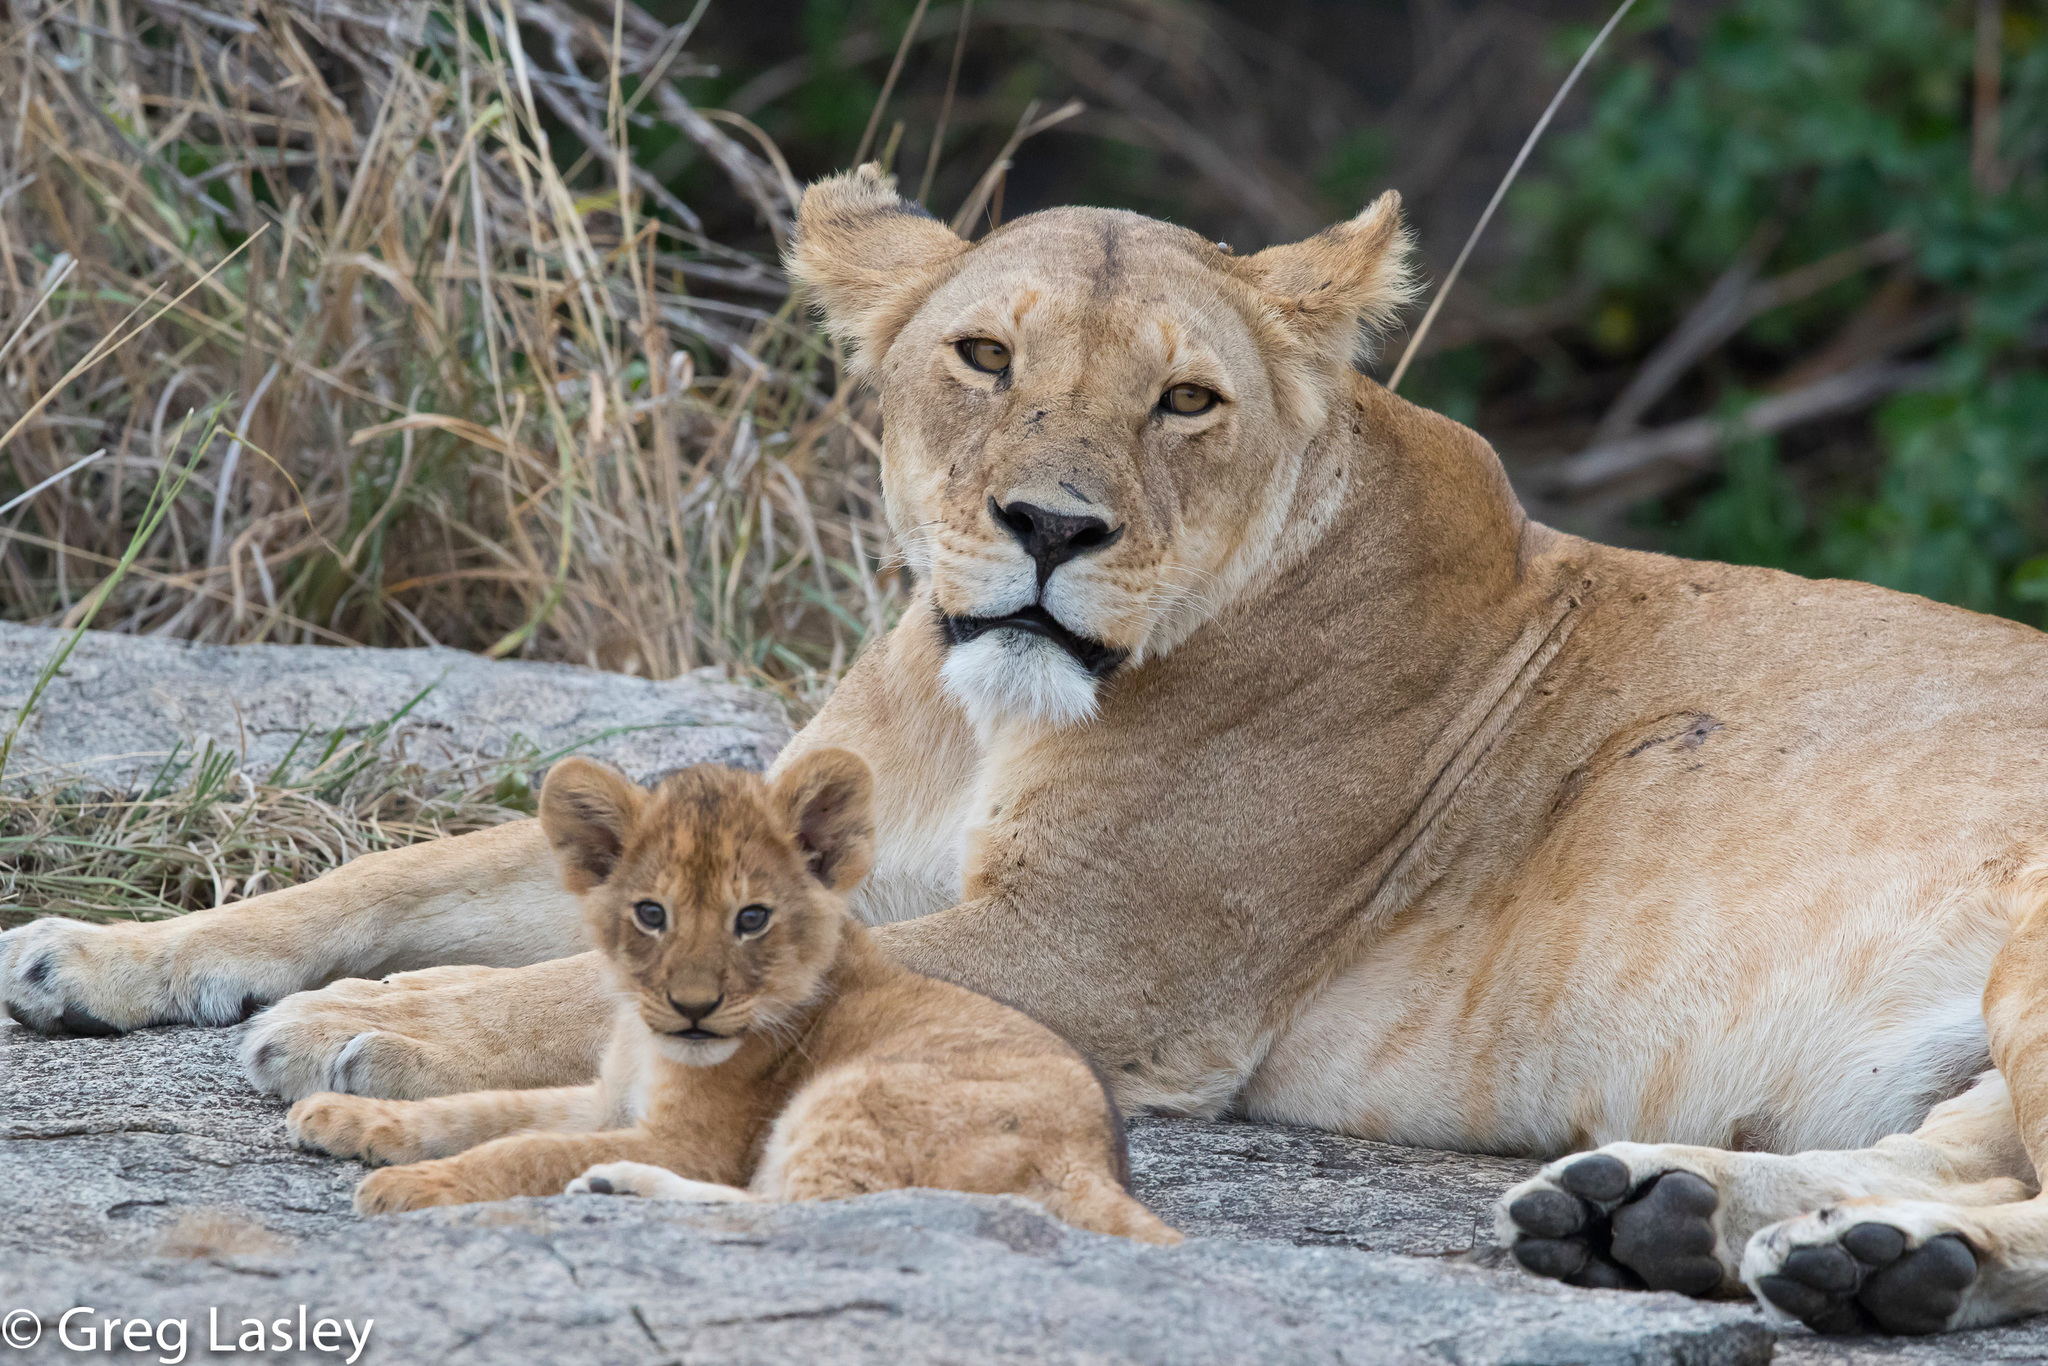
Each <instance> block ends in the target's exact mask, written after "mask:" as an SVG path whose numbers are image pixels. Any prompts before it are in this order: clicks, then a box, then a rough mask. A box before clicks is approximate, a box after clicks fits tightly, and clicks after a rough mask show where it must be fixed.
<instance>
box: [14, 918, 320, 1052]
mask: <svg viewBox="0 0 2048 1366" xmlns="http://www.w3.org/2000/svg"><path fill="white" fill-rule="evenodd" d="M180 934H181V931H180V929H179V927H178V926H177V924H176V923H175V922H172V923H164V924H142V925H87V924H83V923H81V922H79V921H76V920H63V919H59V918H56V917H54V916H51V917H45V918H44V919H41V920H35V921H31V922H29V923H28V924H26V925H23V926H21V927H20V928H18V929H13V930H9V931H7V932H6V933H5V934H0V1005H4V1007H5V1009H6V1013H7V1014H9V1015H11V1016H13V1017H14V1018H15V1019H17V1020H19V1021H21V1023H23V1024H25V1025H27V1026H28V1027H29V1028H30V1029H33V1030H35V1031H37V1032H38V1033H41V1034H125V1033H127V1032H128V1031H129V1030H131V1029H141V1028H143V1027H144V1026H146V1025H163V1024H198V1025H230V1024H235V1023H238V1022H240V1021H242V1020H245V1019H247V1018H248V1017H249V1016H250V1015H251V1014H253V1013H254V1012H255V1011H257V1010H259V1009H261V1008H262V1006H263V1005H264V1003H265V1002H266V1001H269V1000H271V999H273V998H274V996H275V995H277V994H281V991H280V990H274V989H272V988H273V987H274V986H275V984H269V985H266V984H265V983H263V982H261V981H258V980H257V978H256V977H255V976H252V974H251V973H250V972H248V971H247V970H245V968H244V967H243V966H241V965H237V964H235V963H233V962H229V961H213V960H205V959H204V958H203V956H202V957H199V958H197V959H196V961H199V962H200V966H199V967H198V968H196V969H193V970H190V971H186V970H182V969H181V967H180V958H179V955H178V953H177V948H178V945H179V942H180V939H179V935H180ZM272 975H273V976H275V975H276V974H275V973H274V972H273V973H272ZM283 989H288V988H283Z"/></svg>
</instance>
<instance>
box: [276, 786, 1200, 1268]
mask: <svg viewBox="0 0 2048 1366" xmlns="http://www.w3.org/2000/svg"><path fill="white" fill-rule="evenodd" d="M871 793H872V779H871V778H870V776H869V774H868V769H867V766H866V765H865V764H863V763H862V762H861V761H860V760H859V759H858V758H857V757H855V756H854V755H853V754H851V753H850V752H848V751H846V750H836V749H821V750H813V751H812V752H811V753H810V754H808V755H807V756H806V757H805V758H804V759H803V760H802V761H801V762H799V763H796V764H793V765H791V766H790V767H789V768H788V769H787V770H786V771H785V772H784V773H783V775H782V777H781V778H780V780H778V781H777V782H776V784H775V785H774V787H773V788H769V787H768V786H766V785H765V784H763V783H762V782H761V780H760V779H758V778H755V777H753V776H751V775H748V774H741V773H736V772H733V771H731V770H728V769H720V768H713V767H709V766H705V767H700V768H697V769H692V770H688V771H685V772H683V773H681V774H677V775H674V776H672V777H670V778H668V779H667V780H666V781H665V782H664V783H663V784H662V785H661V787H660V788H659V789H658V790H657V791H655V792H652V793H650V792H647V791H645V790H644V789H642V788H639V787H637V786H635V785H634V784H632V783H630V782H628V781H627V780H626V779H624V778H622V777H620V776H619V775H618V774H616V773H613V772H612V771H610V770H609V769H606V768H603V767H602V766H600V765H598V764H594V763H591V762H590V761H588V760H582V759H572V760H568V761H566V762H564V763H561V764H559V765H557V766H556V767H555V768H554V769H553V770H552V771H551V772H550V773H549V774H548V779H547V783H546V785H545V786H544V787H543V789H542V791H541V826H542V828H543V830H544V831H545V832H546V833H547V835H548V838H549V841H550V843H551V844H552V846H553V848H554V851H555V855H556V858H557V860H558V861H559V863H560V866H561V870H562V880H563V882H564V884H565V885H567V886H568V887H570V888H571V889H572V890H574V891H575V892H577V893H578V894H579V895H581V896H582V898H583V901H584V907H585V913H586V916H587V919H588V922H589V926H590V931H591V934H592V936H593V938H595V939H596V940H597V942H598V943H600V944H601V945H603V949H602V953H603V955H604V958H605V962H606V965H607V967H608V968H609V969H610V972H611V974H612V976H613V978H614V980H615V983H616V987H617V991H618V996H619V1001H620V1004H619V1007H618V1011H617V1015H616V1017H615V1022H614V1026H613V1034H612V1041H611V1046H610V1050H609V1052H608V1054H607V1057H606V1060H605V1064H604V1067H603V1070H602V1072H601V1073H600V1076H599V1079H598V1082H597V1084H596V1085H594V1086H586V1087H579V1088H564V1089H554V1090H539V1091H493V1092H483V1093H479V1094H472V1095H455V1096H443V1097H439V1098H436V1099H430V1100H413V1101H394V1100H379V1099H371V1098H366V1097H362V1096H352V1095H339V1094H323V1095H315V1096H309V1097H307V1098H306V1099H304V1100H302V1101H300V1102H299V1103H298V1104H297V1105H295V1106H294V1107H292V1111H291V1114H290V1116H289V1118H288V1121H287V1123H288V1126H289V1128H290V1130H291V1133H292V1136H293V1137H294V1139H296V1140H297V1141H298V1142H300V1143H302V1144H305V1145H307V1146H310V1147H314V1148H318V1149H321V1150H323V1151H326V1152H330V1153H334V1154H336V1155H338V1156H343V1157H354V1158H360V1159H362V1160H364V1161H366V1162H370V1163H373V1164H377V1163H403V1164H407V1165H401V1166H393V1167H388V1168H387V1169H386V1170H383V1171H379V1172H376V1173H374V1174H372V1175H371V1176H370V1177H369V1178H368V1179H366V1180H365V1181H364V1182H363V1185H362V1187H361V1189H360V1190H359V1191H358V1192H357V1196H356V1204H357V1208H358V1209H360V1210H362V1211H363V1212H365V1213H378V1212H384V1211H389V1210H401V1209H418V1208H421V1207H424V1206H427V1205H439V1204H457V1203H464V1202H468V1201H476V1200H493V1199H502V1198H505V1197H507V1196H514V1195H552V1194H556V1193H558V1192H560V1191H562V1190H563V1189H564V1188H565V1187H567V1186H570V1183H571V1182H575V1183H576V1185H575V1186H574V1189H576V1190H580V1191H588V1190H591V1189H592V1188H593V1187H592V1185H591V1182H590V1179H589V1177H590V1175H591V1174H592V1173H593V1170H594V1171H595V1172H597V1173H605V1172H612V1173H615V1174H617V1175H618V1177H619V1182H620V1186H619V1187H617V1189H629V1190H632V1191H634V1192H638V1193H647V1194H655V1195H670V1196H673V1197H676V1198H691V1199H701V1198H712V1199H719V1198H759V1199H770V1200H831V1199H837V1198H840V1197H844V1196H848V1195H857V1194H862V1193H864V1192H868V1191H879V1190H894V1189H897V1188H900V1187H905V1186H931V1187H939V1188H943V1189H949V1190H962V1191H971V1192H978V1193H982V1194H1010V1193H1014V1194H1019V1195H1024V1196H1027V1197H1029V1198H1031V1199H1033V1200H1036V1201H1038V1202H1040V1203H1041V1204H1043V1205H1045V1206H1046V1208H1048V1209H1049V1210H1051V1211H1052V1212H1053V1213H1054V1214H1057V1215H1058V1216H1059V1217H1061V1218H1063V1219H1066V1220H1068V1221H1069V1222H1071V1223H1073V1224H1076V1225H1078V1226H1080V1227H1082V1228H1088V1229H1093V1230H1095V1231H1097V1232H1101V1233H1113V1234H1119V1235H1122V1236H1125V1237H1132V1238H1138V1239H1141V1240H1143V1241H1146V1242H1155V1243H1171V1242H1178V1241H1179V1235H1178V1234H1177V1233H1175V1232H1174V1231H1173V1230H1172V1229H1170V1228H1168V1227H1167V1226H1166V1225H1164V1224H1163V1223H1161V1222H1160V1221H1159V1220H1158V1219H1156V1218H1155V1217H1153V1216H1152V1214H1151V1213H1150V1212H1149V1211H1147V1210H1146V1209H1145V1208H1144V1206H1142V1205H1140V1204H1139V1203H1138V1202H1137V1201H1135V1200H1133V1199H1132V1198H1131V1197H1130V1196H1129V1195H1128V1194H1126V1193H1125V1192H1124V1190H1123V1187H1122V1185H1121V1176H1122V1171H1123V1167H1124V1163H1125V1158H1124V1152H1123V1134H1122V1129H1121V1126H1120V1124H1119V1123H1118V1121H1117V1118H1116V1114H1115V1111H1114V1110H1113V1109H1112V1108H1111V1107H1110V1103H1109V1098H1108V1096H1107V1095H1105V1094H1104V1092H1103V1090H1102V1087H1101V1086H1100V1085H1099V1084H1098V1082H1097V1081H1096V1079H1095V1076H1094V1074H1093V1073H1091V1072H1090V1071H1089V1069H1088V1065H1087V1064H1086V1063H1085V1062H1083V1061H1082V1060H1081V1058H1080V1057H1079V1056H1078V1055H1077V1054H1076V1053H1075V1052H1074V1051H1073V1049H1071V1048H1069V1047H1067V1046H1066V1045H1065V1044H1064V1043H1063V1042H1061V1041H1060V1040H1059V1039H1058V1038H1057V1037H1056V1036H1055V1035H1053V1034H1052V1033H1051V1032H1050V1031H1049V1030H1047V1029H1046V1028H1045V1027H1044V1026H1042V1025H1039V1024H1037V1023H1035V1022H1033V1021H1032V1020H1030V1019H1028V1018H1026V1017H1025V1016H1023V1015H1021V1014H1019V1013H1018V1012H1016V1011H1015V1010H1012V1009H1010V1008H1008V1007H1007V1006H1002V1005H998V1004H997V1003H995V1002H994V1001H990V1000H988V999H987V998H985V997H981V996H976V995H974V994H973V993H972V992H968V991H965V990H962V989H961V988H959V987H956V986H952V985H949V984H947V983H944V982H936V981H933V980H932V979H930V978H928V977H921V976H918V975H917V974H915V973H912V972H909V971H907V970H906V969H904V968H902V967H899V966H898V965H897V964H895V963H894V962H893V961H891V960H890V959H889V958H888V957H887V956H886V955H885V954H883V953H881V952H880V951H878V950H877V949H876V948H875V947H874V946H873V945H872V944H871V943H870V941H869V937H868V932H867V930H866V928H865V927H864V926H862V925H861V924H860V923H859V922H858V921H856V920H853V919H852V918H851V917H849V916H848V914H847V911H846V903H845V894H846V893H848V892H849V891H851V890H852V889H853V888H854V887H856V886H857V885H858V884H859V883H860V881H861V879H862V878H864V877H865V876H866V875H867V871H868V866H869V862H870V859H871V857H872V853H873V844H874V835H873V817H872V811H871ZM647 907H654V908H656V910H657V912H658V916H659V918H660V919H661V922H662V923H661V924H660V925H659V926H658V927H650V926H649V925H648V924H646V923H645V922H644V921H643V920H642V919H641V918H640V913H641V911H642V910H643V909H644V908H647ZM750 908H752V913H758V910H759V909H760V908H767V909H769V911H770V915H769V916H768V919H767V921H766V924H765V926H764V927H758V928H756V927H749V926H748V925H746V924H744V923H742V921H741V920H740V919H739V918H738V917H742V916H744V915H746V914H748V913H750ZM686 1012H687V1013H686ZM681 1031H692V1032H693V1033H703V1034H705V1035H707V1036H714V1037H704V1038H695V1037H686V1036H685V1035H684V1034H683V1033H682V1032H681ZM621 1164H631V1167H632V1170H634V1171H636V1172H638V1173H639V1177H638V1178H637V1180H635V1179H632V1178H629V1177H628V1175H627V1174H626V1172H625V1171H624V1170H622V1166H621ZM650 1168H651V1169H655V1170H656V1172H657V1175H656V1176H655V1177H654V1178H653V1179H652V1180H649V1179H648V1177H647V1175H646V1172H647V1169H650ZM662 1172H666V1173H670V1174H673V1175H674V1176H678V1177H680V1178H682V1179H681V1181H680V1182H679V1183H678V1182H675V1181H671V1180H667V1179H665V1178H663V1177H661V1176H660V1175H659V1173H662ZM741 1186H744V1187H745V1188H746V1189H745V1190H744V1191H741V1190H737V1189H734V1188H736V1187H741ZM597 1189H602V1185H600V1186H598V1187H597ZM678 1192H680V1194H679V1193H678ZM707 1192H708V1195H707Z"/></svg>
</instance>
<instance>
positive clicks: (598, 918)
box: [541, 750, 872, 1067]
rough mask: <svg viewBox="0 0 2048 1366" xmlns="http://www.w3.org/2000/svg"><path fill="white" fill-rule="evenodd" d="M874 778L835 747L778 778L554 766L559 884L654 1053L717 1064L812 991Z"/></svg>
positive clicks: (864, 861)
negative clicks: (632, 774) (652, 774)
mask: <svg viewBox="0 0 2048 1366" xmlns="http://www.w3.org/2000/svg"><path fill="white" fill-rule="evenodd" d="M870 785H871V779H870V777H869V774H868V770H867V766H866V765H865V764H863V763H862V762H861V761H860V760H859V759H858V758H856V757H855V756H854V755H852V754H850V753H848V752H847V751H845V750H823V751H819V752H817V753H814V754H812V755H809V756H806V757H805V758H804V759H802V760H799V761H798V762H797V763H796V764H795V765H793V766H792V767H791V769H790V771H789V773H787V774H785V775H784V777H783V778H782V779H781V780H780V781H779V782H777V784H776V785H775V787H773V788H770V787H768V786H767V785H766V784H764V783H763V782H762V781H761V780H760V779H759V778H757V777H755V776H754V775H753V774H750V773H740V772H737V771H734V770H732V769H727V768H721V767H718V766H715V765H710V764H705V765H700V766H698V767H696V768H692V769H685V770H683V771H682V772H680V773H676V774H672V775H670V776H669V777H667V778H665V779H664V780H663V781H662V782H661V784H660V785H659V786H658V787H656V788H655V789H654V790H652V791H648V790H647V789H644V788H641V787H638V786H636V785H634V784H632V783H630V782H628V781H627V780H626V779H625V778H623V777H621V776H620V775H619V774H617V773H615V772H613V771H612V770H610V769H607V768H605V767H603V766H602V765H599V764H595V763H592V762H590V761H589V760H581V759H572V760H565V761H563V762H562V763H560V764H558V765H556V766H555V768H554V769H553V770H551V771H550V772H549V774H548V779H547V782H546V784H545V785H544V786H543V787H542V789H541V821H542V825H543V828H544V829H545V830H546V831H547V834H548V838H549V842H550V843H551V844H552V845H553V846H554V849H555V853H556V858H557V861H558V863H559V864H560V866H561V870H562V876H563V880H564V882H565V884H566V885H568V886H569V888H570V889H571V890H572V891H577V892H580V893H582V895H583V899H584V909H585V914H586V917H587V919H588V921H589V924H590V928H591V932H592V935H593V937H594V938H595V939H596V941H597V943H598V946H599V947H600V948H601V949H602V950H603V951H604V953H605V955H606V957H607V959H608V960H609V961H610V963H611V966H612V969H613V973H614V975H615V976H616V978H617V980H618V982H619V985H620V988H621V989H622V990H623V991H625V992H626V993H627V994H628V996H629V998H630V999H631V1001H632V1003H633V1005H634V1006H635V1008H636V1009H637V1010H638V1012H639V1015H640V1018H641V1019H642V1020H643V1021H644V1022H645V1023H646V1025H647V1027H648V1029H649V1030H651V1031H652V1032H653V1034H654V1037H655V1041H656V1045H657V1047H658V1048H659V1049H660V1050H661V1052H662V1053H663V1054H665V1055H666V1056H668V1057H669V1058H671V1059H673V1060H674V1061H677V1062H681V1063H686V1064H690V1065H693V1066H702V1067H710V1066H715V1065H716V1064H718V1063H721V1062H724V1061H725V1060H726V1059H728V1058H730V1057H731V1056H732V1055H733V1054H734V1052H736V1051H737V1050H738V1048H739V1046H740V1042H741V1040H742V1039H743V1038H744V1037H745V1036H746V1035H747V1034H748V1033H750V1032H754V1031H759V1030H773V1029H774V1028H775V1027H776V1026H777V1025H778V1024H780V1023H783V1022H784V1021H786V1020H787V1019H788V1018H789V1016H790V1015H791V1014H792V1013H793V1012H795V1011H796V1010H797V1009H799V1008H800V1007H802V1006H803V1005H804V1004H805V1003H806V1002H808V1001H809V1000H811V999H812V997H813V996H815V995H816V994H817V991H818V988H819V985H820V983H821V982H822V980H823V978H824V974H825V973H826V971H827V970H828V969H829V968H830V967H831V965H832V961H833V958H834V956H835V955H836V954H837V952H838V949H839V941H840V936H841V933H842V932H843V929H844V926H845V923H846V915H847V911H846V903H845V897H844V894H845V893H846V892H848V891H850V890H851V889H852V888H853V887H854V886H855V885H856V884H858V882H859V881H860V879H861V877H863V876H865V874H866V871H867V865H868V861H869V858H870V853H869V850H870V849H871V847H872V833H871V831H872V821H871V817H870V815H869V811H868V804H869V800H870V798H869V791H870Z"/></svg>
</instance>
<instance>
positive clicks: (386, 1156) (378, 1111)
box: [284, 1091, 433, 1167]
mask: <svg viewBox="0 0 2048 1366" xmlns="http://www.w3.org/2000/svg"><path fill="white" fill-rule="evenodd" d="M404 1103H405V1102H403V1101H398V1102H393V1101H388V1100H372V1099H369V1098H368V1097H364V1096H344V1095H336V1094H334V1093H333V1092H331V1091H324V1092H322V1093H321V1094H319V1095H317V1096H307V1097H306V1098H305V1099H304V1100H302V1101H300V1102H299V1103H298V1104H296V1105H294V1106H292V1108H291V1113H290V1114H288V1115H286V1116H285V1117H284V1127H285V1132H286V1133H287V1134H289V1135H290V1136H291V1140H292V1142H294V1143H296V1144H298V1145H299V1146H300V1147H302V1148H310V1149H312V1150H314V1151H316V1152H323V1153H327V1154H329V1155H331V1156H334V1157H348V1158H354V1159H355V1160H356V1161H358V1162H362V1163H365V1164H367V1165H369V1166H372V1167H388V1166H394V1165H398V1164H402V1163H407V1162H418V1161H420V1160H421V1159H422V1158H426V1157H430V1156H432V1155H433V1154H431V1153H427V1152H423V1151H421V1145H420V1144H419V1143H418V1142H417V1141H416V1140H415V1138H414V1136H413V1134H412V1126H411V1125H408V1124H406V1123H405V1122H404V1121H403V1120H402V1119H401V1118H400V1117H399V1115H398V1113H397V1111H396V1108H395V1107H396V1106H397V1105H402V1104H404Z"/></svg>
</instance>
